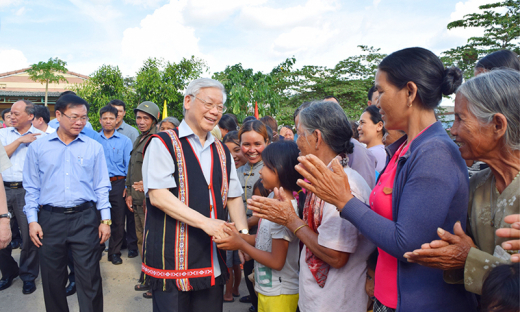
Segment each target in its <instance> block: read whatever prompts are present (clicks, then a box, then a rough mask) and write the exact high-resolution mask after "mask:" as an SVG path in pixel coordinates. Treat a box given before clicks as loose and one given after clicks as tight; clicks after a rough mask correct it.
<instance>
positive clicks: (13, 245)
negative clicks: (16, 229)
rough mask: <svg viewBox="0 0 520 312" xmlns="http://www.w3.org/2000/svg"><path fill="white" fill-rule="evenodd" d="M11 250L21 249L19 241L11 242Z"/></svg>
mask: <svg viewBox="0 0 520 312" xmlns="http://www.w3.org/2000/svg"><path fill="white" fill-rule="evenodd" d="M11 248H12V249H18V248H20V242H19V241H11Z"/></svg>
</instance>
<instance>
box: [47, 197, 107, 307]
mask: <svg viewBox="0 0 520 312" xmlns="http://www.w3.org/2000/svg"><path fill="white" fill-rule="evenodd" d="M38 220H39V223H40V226H41V227H42V231H43V233H44V234H43V238H42V239H41V242H42V246H41V247H40V260H41V261H40V265H41V272H42V286H43V297H44V299H45V308H46V310H47V311H48V312H51V311H52V312H68V311H69V308H68V305H67V296H66V294H65V286H66V284H67V260H68V250H69V249H70V250H71V252H72V257H73V259H74V267H75V276H76V287H77V291H78V302H79V307H80V311H81V312H98V311H103V289H102V284H101V273H100V269H99V257H100V253H101V250H100V249H99V221H100V220H99V216H98V213H97V211H96V209H95V206H94V207H92V208H90V209H86V210H84V211H81V212H76V213H71V214H64V213H57V212H50V211H47V210H43V209H42V210H40V213H39V215H38Z"/></svg>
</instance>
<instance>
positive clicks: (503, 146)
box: [405, 69, 520, 294]
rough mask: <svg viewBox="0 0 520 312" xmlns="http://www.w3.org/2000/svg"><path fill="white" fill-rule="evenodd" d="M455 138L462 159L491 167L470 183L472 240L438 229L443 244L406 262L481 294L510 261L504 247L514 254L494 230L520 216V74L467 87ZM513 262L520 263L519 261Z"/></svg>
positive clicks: (459, 102)
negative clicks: (490, 278)
mask: <svg viewBox="0 0 520 312" xmlns="http://www.w3.org/2000/svg"><path fill="white" fill-rule="evenodd" d="M451 133H452V134H453V135H454V136H455V137H456V141H457V142H458V143H459V144H460V148H459V149H460V153H461V155H462V157H463V158H464V159H467V160H481V161H484V162H485V163H486V164H488V165H489V168H487V169H485V170H483V171H480V172H478V173H476V174H475V175H474V176H472V177H471V180H470V198H469V208H468V228H467V230H466V232H467V233H468V235H469V236H468V235H466V234H465V233H464V231H463V229H462V228H461V227H460V226H458V225H456V226H455V229H454V230H455V234H456V235H451V234H449V233H447V232H446V231H444V230H447V229H446V228H444V230H443V229H439V231H438V232H439V236H440V237H441V239H442V241H433V242H431V243H430V244H424V245H423V246H422V247H423V249H422V250H415V251H413V253H412V252H409V253H407V254H406V255H405V256H406V257H407V258H408V259H409V260H410V261H413V262H417V263H420V264H423V265H425V266H429V267H434V268H440V269H443V270H447V272H446V274H445V279H446V281H448V282H457V280H460V282H462V277H463V279H464V285H465V287H466V289H467V290H468V291H471V292H474V293H478V294H480V292H481V287H482V283H483V279H484V278H485V276H486V274H487V273H488V272H489V271H490V270H491V269H492V268H493V267H495V266H496V265H497V264H499V263H500V262H504V260H507V258H509V256H508V255H507V254H506V253H505V252H504V251H503V250H501V248H500V245H501V244H503V243H504V244H503V245H504V247H505V249H512V248H513V247H512V246H510V244H506V243H505V242H506V241H507V240H508V238H503V237H499V236H498V235H497V233H496V230H498V229H499V228H509V227H510V225H509V224H508V223H507V221H508V220H507V218H506V220H504V218H505V217H506V216H508V215H510V214H518V213H519V212H520V178H519V177H518V176H519V175H520V173H519V172H520V72H518V71H514V70H506V69H501V70H493V71H490V72H487V73H484V74H480V75H479V76H477V77H475V78H473V79H471V80H469V81H467V82H466V83H465V84H463V85H462V86H461V87H460V88H459V89H458V91H457V97H456V98H455V122H454V123H453V127H452V128H451ZM509 223H512V222H509ZM498 234H499V235H500V232H499V233H498ZM502 236H503V235H502ZM516 249H518V246H517V247H516ZM516 252H518V251H516ZM513 253H514V252H513ZM493 255H495V256H496V257H494V256H493ZM500 255H502V256H500ZM511 260H513V261H515V262H520V255H514V256H513V257H512V258H511ZM455 269H464V271H463V272H462V270H460V271H458V272H457V271H453V270H455ZM450 270H451V271H450Z"/></svg>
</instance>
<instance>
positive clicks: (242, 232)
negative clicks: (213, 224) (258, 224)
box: [238, 229, 249, 235]
mask: <svg viewBox="0 0 520 312" xmlns="http://www.w3.org/2000/svg"><path fill="white" fill-rule="evenodd" d="M238 233H241V234H246V235H247V234H249V230H248V229H243V230H240V231H238Z"/></svg>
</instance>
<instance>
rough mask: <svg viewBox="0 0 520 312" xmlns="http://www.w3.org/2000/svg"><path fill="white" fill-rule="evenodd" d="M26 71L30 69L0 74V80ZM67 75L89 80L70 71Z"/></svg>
mask: <svg viewBox="0 0 520 312" xmlns="http://www.w3.org/2000/svg"><path fill="white" fill-rule="evenodd" d="M28 69H30V67H27V68H22V69H18V70H13V71H10V72H6V73H0V78H1V77H6V76H11V75H16V74H20V73H23V72H26V71H27V70H28ZM67 74H69V75H74V76H78V77H81V78H83V79H88V78H89V77H88V76H85V75H82V74H78V73H75V72H72V71H67Z"/></svg>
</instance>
